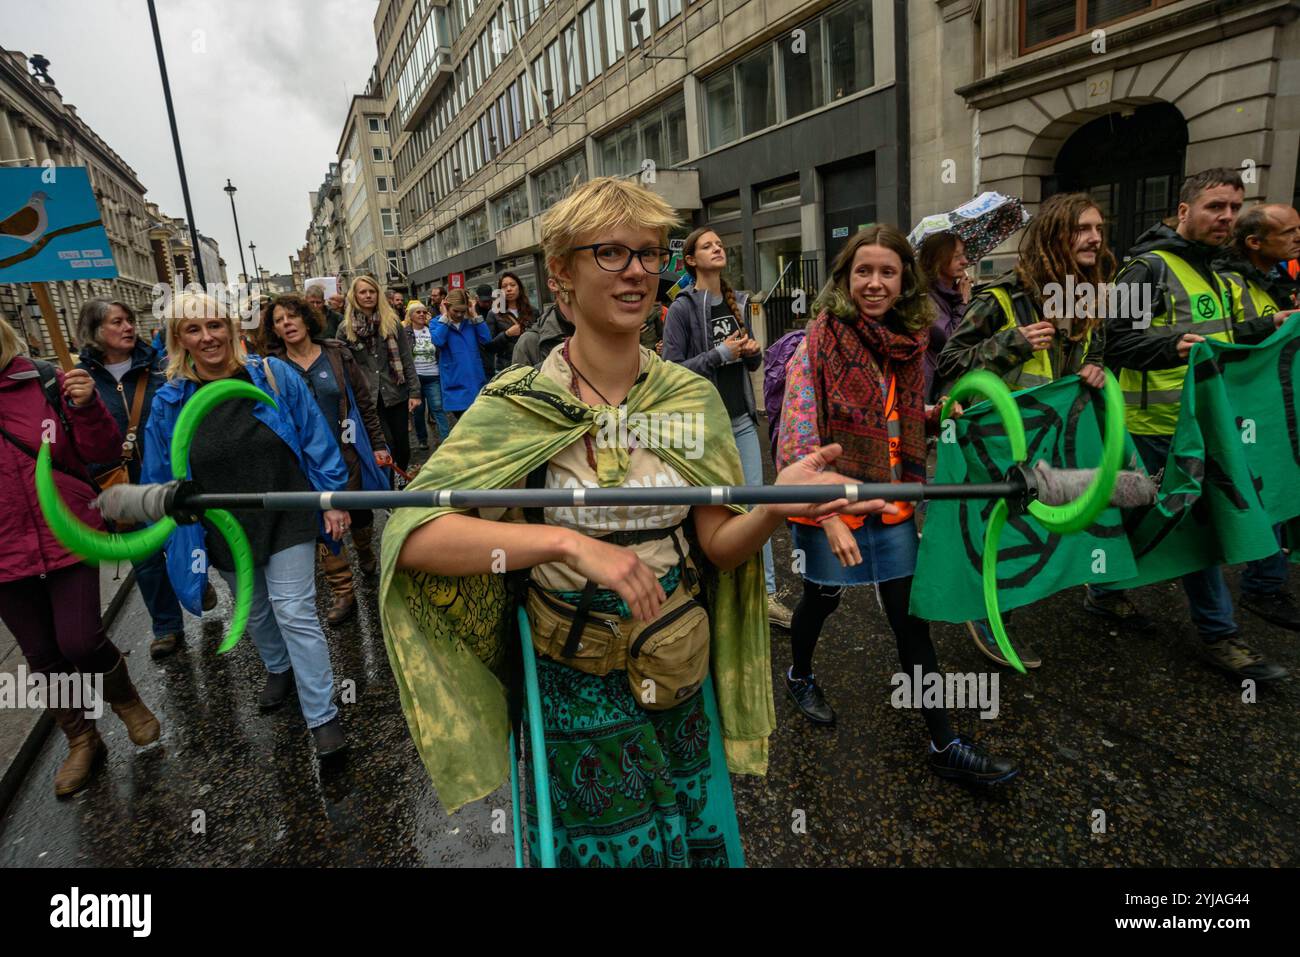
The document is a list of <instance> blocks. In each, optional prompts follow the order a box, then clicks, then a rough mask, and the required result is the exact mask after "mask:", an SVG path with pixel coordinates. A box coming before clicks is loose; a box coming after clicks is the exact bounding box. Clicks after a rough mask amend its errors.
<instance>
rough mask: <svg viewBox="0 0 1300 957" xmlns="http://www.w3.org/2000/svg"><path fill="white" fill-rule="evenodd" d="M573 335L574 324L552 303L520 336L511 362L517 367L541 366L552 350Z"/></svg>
mask: <svg viewBox="0 0 1300 957" xmlns="http://www.w3.org/2000/svg"><path fill="white" fill-rule="evenodd" d="M571 335H573V323H571V322H569V320H568V319H565V318H564V315H563V313H561V312H560V308H559V306H557V305H556V304H555V303H551V304H550V305H549V306H547V307H546V308H545V309H544V310H542V315H541V317H540V318H539V319H538V320H537V321H536V322H534V323H533V324H532V325H531V326H529V327H528V328H527V329H525V330H524V331H523V332H521V333H520V334H519V341H518V342H516V343H515V351H514V353H513V354H512V355H511V357H510V358H511V362H512V363H513V364H514V365H517V366H532V367H533V368H536V367H537V366H539V365H541V362H542V360H543V359H545V358H546V357H547V356H548V355H550V354H551V350H552V349H554V348H555V347H556V346H558V345H559V344H560V343H561V342H563V341H564V340H565V339H566V338H568V337H569V336H571Z"/></svg>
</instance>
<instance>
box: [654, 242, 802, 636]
mask: <svg viewBox="0 0 1300 957" xmlns="http://www.w3.org/2000/svg"><path fill="white" fill-rule="evenodd" d="M682 262H683V263H684V264H685V266H686V272H687V273H688V274H690V276H691V278H692V279H694V280H695V287H694V288H693V289H688V290H686V291H685V292H683V293H681V294H680V295H678V296H677V298H676V299H674V300H673V304H672V305H671V306H669V307H668V315H667V316H665V317H664V333H663V349H662V351H661V354H662V355H663V357H664V358H665V359H666V360H668V361H669V362H676V363H678V364H680V365H684V366H685V367H686V368H688V369H690V370H691V371H692V372H696V373H699V374H700V375H702V376H704V378H706V379H708V380H709V381H710V382H712V383H713V384H714V386H715V387H716V388H717V390H718V393H719V394H720V395H721V396H722V403H723V405H725V406H726V408H727V415H729V416H730V417H731V434H732V435H733V436H735V439H736V448H738V449H739V450H740V463H741V465H742V466H743V467H744V469H745V484H746V485H761V484H762V483H763V447H762V445H761V444H760V443H759V439H758V410H757V405H756V404H755V402H754V387H753V385H752V384H751V383H750V381H749V374H750V373H751V372H753V371H754V370H755V369H757V368H758V367H759V366H761V365H762V364H763V348H762V346H760V345H759V344H758V340H757V339H755V338H754V337H753V335H752V333H751V331H750V328H749V326H748V325H747V324H746V322H745V307H746V305H747V297H746V296H745V295H744V294H743V293H741V294H739V295H738V294H737V293H736V292H735V290H733V289H732V288H731V285H730V284H729V283H728V282H727V280H726V279H724V278H723V276H722V271H723V270H724V269H726V268H727V251H726V249H725V248H724V247H723V245H722V240H721V239H719V238H718V234H717V233H715V232H714V231H713V230H712V229H709V228H708V227H707V226H705V227H701V228H700V229H697V230H695V231H694V232H693V233H691V234H690V235H689V236H687V237H686V242H685V243H684V244H683V246H682ZM763 581H764V584H765V585H766V586H767V616H768V620H769V621H770V622H771V623H772V624H774V625H780V626H781V627H782V628H789V627H790V615H791V612H790V609H789V608H787V607H786V606H785V605H784V604H782V603H781V601H780V600H779V599H778V598H777V597H776V566H775V565H774V564H773V561H772V544H771V543H770V542H769V543H768V544H766V545H764V546H763Z"/></svg>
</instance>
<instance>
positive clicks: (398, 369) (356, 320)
mask: <svg viewBox="0 0 1300 957" xmlns="http://www.w3.org/2000/svg"><path fill="white" fill-rule="evenodd" d="M378 331H379V311H378V310H376V311H374V312H372V313H371V314H370V315H366V314H365V313H364V312H362V311H361V310H360V309H354V310H353V311H352V332H353V334H354V335H356V337H357V341H358V342H360V343H361V344H362V345H364V346H365V347H366V348H367V349H372V350H373V349H374V344H373V343H372V342H371V341H370V340H371V339H373V338H374V337H375V334H376V333H377V332H378ZM384 343H385V344H386V345H387V346H388V369H389V371H390V372H392V373H393V380H394V381H395V382H396V383H397V384H398V385H406V374H405V373H404V372H403V371H402V354H401V352H399V351H398V348H397V337H396V336H385V337H384Z"/></svg>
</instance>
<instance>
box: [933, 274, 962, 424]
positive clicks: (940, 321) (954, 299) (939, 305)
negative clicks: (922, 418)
mask: <svg viewBox="0 0 1300 957" xmlns="http://www.w3.org/2000/svg"><path fill="white" fill-rule="evenodd" d="M930 299H931V300H933V302H934V309H935V312H936V314H937V318H936V319H935V321H934V324H933V325H932V326H930V345H929V347H928V348H927V349H926V350H925V400H926V401H927V402H931V403H932V402H934V401H935V399H937V398H938V396H935V395H933V394H932V393H933V391H934V370H935V368H936V366H938V364H939V353H941V352H943V346H944V343H946V342H947V341H948V337H949V336H950V335H952V334H953V333H954V332H956V331H957V326H959V325H960V324H961V317H962V315H963V314H964V313H965V312H966V303H964V302H962V301H961V293H960V292H958V291H957V290H956V289H949V288H948V287H947V286H943V285H940V284H939V283H937V282H935V283H931V285H930Z"/></svg>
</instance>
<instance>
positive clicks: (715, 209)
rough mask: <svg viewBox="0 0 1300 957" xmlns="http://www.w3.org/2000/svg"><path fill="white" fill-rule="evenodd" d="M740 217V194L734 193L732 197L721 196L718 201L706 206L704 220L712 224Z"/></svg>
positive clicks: (711, 201)
mask: <svg viewBox="0 0 1300 957" xmlns="http://www.w3.org/2000/svg"><path fill="white" fill-rule="evenodd" d="M739 215H740V194H739V193H732V194H731V195H730V196H719V197H718V198H717V199H713V200H710V201H709V202H707V203H705V204H704V218H705V219H706V220H707V221H708V222H710V223H711V222H713V221H714V220H716V219H727V218H728V217H731V216H739Z"/></svg>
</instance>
